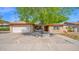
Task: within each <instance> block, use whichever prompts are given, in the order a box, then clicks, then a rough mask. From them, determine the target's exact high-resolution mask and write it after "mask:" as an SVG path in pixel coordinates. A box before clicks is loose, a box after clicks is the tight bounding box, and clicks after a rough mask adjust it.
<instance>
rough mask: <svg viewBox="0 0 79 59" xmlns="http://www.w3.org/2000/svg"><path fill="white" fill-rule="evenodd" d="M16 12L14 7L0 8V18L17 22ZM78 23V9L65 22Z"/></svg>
mask: <svg viewBox="0 0 79 59" xmlns="http://www.w3.org/2000/svg"><path fill="white" fill-rule="evenodd" d="M16 12H17V10H16V8H15V7H0V16H2V18H3V20H6V21H10V22H15V21H19V17H18V16H17V15H18V14H17V13H16ZM77 21H79V9H74V10H73V12H72V13H71V15H69V20H68V21H67V22H77Z"/></svg>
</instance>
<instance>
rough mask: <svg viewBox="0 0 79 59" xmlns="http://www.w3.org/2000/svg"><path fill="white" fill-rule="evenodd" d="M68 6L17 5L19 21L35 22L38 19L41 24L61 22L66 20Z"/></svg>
mask: <svg viewBox="0 0 79 59" xmlns="http://www.w3.org/2000/svg"><path fill="white" fill-rule="evenodd" d="M70 10H71V9H70V8H59V7H17V12H18V13H19V15H20V16H19V17H20V20H21V21H26V22H31V23H35V22H36V21H38V20H40V21H42V22H43V24H53V23H61V22H64V21H66V20H68V17H67V15H69V14H70Z"/></svg>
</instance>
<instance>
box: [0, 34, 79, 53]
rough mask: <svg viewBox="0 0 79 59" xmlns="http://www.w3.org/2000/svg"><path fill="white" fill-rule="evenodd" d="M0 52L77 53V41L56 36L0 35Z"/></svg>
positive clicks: (78, 44) (78, 45) (78, 47)
mask: <svg viewBox="0 0 79 59" xmlns="http://www.w3.org/2000/svg"><path fill="white" fill-rule="evenodd" d="M0 51H79V41H76V40H73V39H70V38H68V37H65V36H61V35H58V34H55V35H52V36H51V37H50V36H47V35H45V36H44V37H34V36H30V35H22V34H13V33H0Z"/></svg>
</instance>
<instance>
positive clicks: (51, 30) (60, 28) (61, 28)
mask: <svg viewBox="0 0 79 59" xmlns="http://www.w3.org/2000/svg"><path fill="white" fill-rule="evenodd" d="M61 32H63V27H62V26H59V29H58V30H55V29H54V27H53V26H49V33H61Z"/></svg>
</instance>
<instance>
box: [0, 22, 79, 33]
mask: <svg viewBox="0 0 79 59" xmlns="http://www.w3.org/2000/svg"><path fill="white" fill-rule="evenodd" d="M0 25H1V26H2V24H0ZM3 25H4V26H9V27H10V32H11V33H28V32H34V30H35V29H36V28H37V29H38V28H43V30H44V31H47V32H49V33H54V32H55V33H61V32H67V31H68V28H69V27H70V28H72V31H73V32H79V22H76V23H70V22H65V23H63V24H48V25H43V26H40V27H39V25H36V24H32V23H28V22H11V23H9V24H3Z"/></svg>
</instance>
